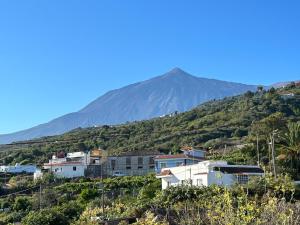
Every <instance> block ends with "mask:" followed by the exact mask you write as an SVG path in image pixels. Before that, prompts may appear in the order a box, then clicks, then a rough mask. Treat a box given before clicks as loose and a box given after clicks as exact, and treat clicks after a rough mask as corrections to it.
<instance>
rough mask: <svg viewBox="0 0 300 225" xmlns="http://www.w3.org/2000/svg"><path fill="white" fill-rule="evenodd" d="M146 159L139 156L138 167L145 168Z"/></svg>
mask: <svg viewBox="0 0 300 225" xmlns="http://www.w3.org/2000/svg"><path fill="white" fill-rule="evenodd" d="M143 163H144V159H143V157H138V169H143Z"/></svg>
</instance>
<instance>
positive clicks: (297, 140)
mask: <svg viewBox="0 0 300 225" xmlns="http://www.w3.org/2000/svg"><path fill="white" fill-rule="evenodd" d="M282 141H283V144H282V145H281V149H282V150H284V151H285V152H286V154H287V155H288V156H289V158H290V160H291V169H293V167H294V162H295V160H296V171H297V172H298V169H299V168H298V165H299V156H300V122H297V123H292V122H290V123H289V124H288V126H287V132H286V133H285V134H284V135H283V137H282Z"/></svg>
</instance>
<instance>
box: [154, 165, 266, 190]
mask: <svg viewBox="0 0 300 225" xmlns="http://www.w3.org/2000/svg"><path fill="white" fill-rule="evenodd" d="M263 175H264V171H263V170H262V169H261V168H260V167H258V166H254V165H228V164H227V162H226V161H202V162H199V163H197V164H193V165H187V166H178V167H172V168H164V169H162V170H161V172H160V173H159V174H157V175H156V177H157V178H160V179H161V180H162V189H166V188H168V187H170V186H178V185H194V186H209V185H212V184H216V185H221V186H231V185H233V184H235V183H239V184H245V183H247V182H248V181H249V178H250V177H252V176H263Z"/></svg>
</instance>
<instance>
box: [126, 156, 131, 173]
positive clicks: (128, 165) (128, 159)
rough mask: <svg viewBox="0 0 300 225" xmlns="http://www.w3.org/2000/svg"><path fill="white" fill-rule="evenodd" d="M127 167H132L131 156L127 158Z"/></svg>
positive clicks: (128, 168)
mask: <svg viewBox="0 0 300 225" xmlns="http://www.w3.org/2000/svg"><path fill="white" fill-rule="evenodd" d="M126 169H127V170H130V169H131V158H130V157H127V158H126Z"/></svg>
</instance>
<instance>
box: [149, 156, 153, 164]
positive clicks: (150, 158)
mask: <svg viewBox="0 0 300 225" xmlns="http://www.w3.org/2000/svg"><path fill="white" fill-rule="evenodd" d="M149 165H154V157H149Z"/></svg>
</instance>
